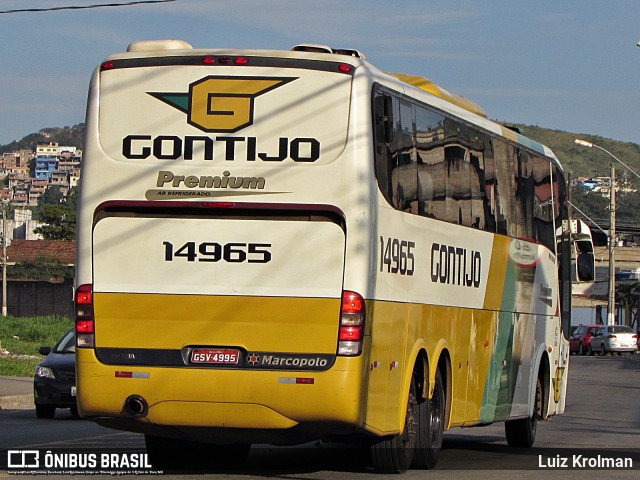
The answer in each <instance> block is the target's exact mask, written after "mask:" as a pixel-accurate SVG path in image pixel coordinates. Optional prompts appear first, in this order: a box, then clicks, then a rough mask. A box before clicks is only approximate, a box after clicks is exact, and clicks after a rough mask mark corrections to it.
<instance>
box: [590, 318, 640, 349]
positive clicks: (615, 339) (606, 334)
mask: <svg viewBox="0 0 640 480" xmlns="http://www.w3.org/2000/svg"><path fill="white" fill-rule="evenodd" d="M590 346H591V350H592V351H593V352H599V353H600V355H606V354H607V353H609V352H612V353H613V352H617V353H618V355H622V353H623V352H631V353H635V352H637V351H638V335H637V334H636V333H635V332H634V331H633V330H632V329H631V327H627V326H626V325H603V326H601V327H600V328H599V329H598V330H596V331H595V332H594V333H593V337H591V343H590Z"/></svg>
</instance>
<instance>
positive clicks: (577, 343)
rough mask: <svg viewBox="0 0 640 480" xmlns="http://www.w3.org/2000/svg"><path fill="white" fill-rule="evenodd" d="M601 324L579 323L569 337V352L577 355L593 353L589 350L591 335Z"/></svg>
mask: <svg viewBox="0 0 640 480" xmlns="http://www.w3.org/2000/svg"><path fill="white" fill-rule="evenodd" d="M601 326H602V325H580V326H579V327H578V328H576V330H575V331H574V332H573V333H572V334H571V338H569V352H570V353H577V354H579V355H585V354H586V353H588V354H589V355H593V351H592V350H591V337H592V336H593V333H594V332H595V331H596V330H598V328H600V327H601Z"/></svg>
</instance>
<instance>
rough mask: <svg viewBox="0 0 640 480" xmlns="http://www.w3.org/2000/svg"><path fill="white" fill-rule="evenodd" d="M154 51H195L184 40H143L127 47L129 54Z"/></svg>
mask: <svg viewBox="0 0 640 480" xmlns="http://www.w3.org/2000/svg"><path fill="white" fill-rule="evenodd" d="M154 50H193V47H192V46H191V45H190V44H188V43H187V42H185V41H184V40H141V41H138V42H133V43H131V44H130V45H129V46H128V47H127V52H146V51H154Z"/></svg>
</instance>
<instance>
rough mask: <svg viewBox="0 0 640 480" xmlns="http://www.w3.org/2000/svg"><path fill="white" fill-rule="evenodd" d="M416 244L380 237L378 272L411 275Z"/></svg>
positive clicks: (413, 269)
mask: <svg viewBox="0 0 640 480" xmlns="http://www.w3.org/2000/svg"><path fill="white" fill-rule="evenodd" d="M415 246H416V243H415V242H411V241H409V240H399V239H397V238H386V239H385V238H384V237H380V271H381V272H384V271H386V272H387V273H396V274H400V275H413V272H414V271H415V257H414V254H413V249H414V248H415Z"/></svg>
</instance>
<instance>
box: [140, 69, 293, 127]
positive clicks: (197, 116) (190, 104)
mask: <svg viewBox="0 0 640 480" xmlns="http://www.w3.org/2000/svg"><path fill="white" fill-rule="evenodd" d="M293 80H296V78H282V77H225V76H209V77H205V78H201V79H200V80H198V81H196V82H194V83H192V84H190V85H189V92H188V93H159V92H147V93H148V94H149V95H151V96H153V97H155V98H157V99H158V100H161V101H162V102H164V103H166V104H168V105H171V106H172V107H174V108H177V109H178V110H180V111H182V112H184V113H186V114H187V123H189V124H190V125H193V126H194V127H196V128H199V129H200V130H202V131H203V132H226V133H231V132H237V131H238V130H241V129H243V128H245V127H247V126H249V125H251V124H253V113H254V112H253V109H254V100H255V98H256V97H258V96H259V95H262V94H263V93H267V92H269V91H271V90H274V89H276V88H278V87H280V86H282V85H284V84H286V83H289V82H291V81H293Z"/></svg>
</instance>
